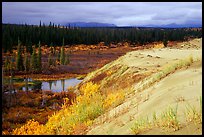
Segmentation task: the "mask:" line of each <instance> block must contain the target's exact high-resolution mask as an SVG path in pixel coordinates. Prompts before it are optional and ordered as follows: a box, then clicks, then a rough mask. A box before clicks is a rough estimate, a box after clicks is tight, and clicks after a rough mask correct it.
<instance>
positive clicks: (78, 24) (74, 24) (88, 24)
mask: <svg viewBox="0 0 204 137" xmlns="http://www.w3.org/2000/svg"><path fill="white" fill-rule="evenodd" d="M63 25H64V26H70V27H118V26H117V25H115V24H109V23H99V22H70V23H65V24H63ZM120 27H151V28H189V27H191V28H201V27H202V24H175V23H172V24H167V25H151V24H150V25H138V26H120Z"/></svg>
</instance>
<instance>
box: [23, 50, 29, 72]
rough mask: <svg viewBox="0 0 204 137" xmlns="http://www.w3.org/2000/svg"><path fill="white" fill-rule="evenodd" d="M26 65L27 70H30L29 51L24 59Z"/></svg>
mask: <svg viewBox="0 0 204 137" xmlns="http://www.w3.org/2000/svg"><path fill="white" fill-rule="evenodd" d="M24 66H25V71H26V72H28V71H29V68H30V67H29V60H28V53H27V52H26V53H25V61H24Z"/></svg>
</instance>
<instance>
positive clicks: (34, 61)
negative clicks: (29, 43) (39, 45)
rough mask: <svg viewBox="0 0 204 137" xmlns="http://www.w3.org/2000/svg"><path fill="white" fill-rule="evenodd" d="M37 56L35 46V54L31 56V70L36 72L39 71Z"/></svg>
mask: <svg viewBox="0 0 204 137" xmlns="http://www.w3.org/2000/svg"><path fill="white" fill-rule="evenodd" d="M36 57H37V55H36V52H35V46H33V53H32V56H31V69H32V70H33V71H36V70H37V58H36Z"/></svg>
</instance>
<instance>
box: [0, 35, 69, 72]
mask: <svg viewBox="0 0 204 137" xmlns="http://www.w3.org/2000/svg"><path fill="white" fill-rule="evenodd" d="M62 43H63V44H62V46H61V49H60V52H58V51H55V49H54V47H53V46H52V47H51V48H50V52H49V54H48V58H47V61H45V62H46V64H43V65H42V53H41V50H42V49H41V42H40V41H39V43H38V44H37V45H34V46H32V53H31V54H29V53H28V51H26V49H25V47H24V46H23V45H22V43H21V41H20V40H19V39H18V45H17V52H16V53H12V54H11V55H9V56H6V57H5V59H3V60H2V62H3V64H2V69H3V72H4V73H5V74H6V75H11V76H13V75H14V74H15V72H21V73H22V72H23V73H25V74H27V73H41V72H42V68H43V69H49V68H50V67H55V66H56V65H68V64H69V63H70V60H69V55H68V54H67V53H66V52H65V50H64V39H63V42H62ZM36 47H37V48H36ZM56 62H59V63H58V64H56Z"/></svg>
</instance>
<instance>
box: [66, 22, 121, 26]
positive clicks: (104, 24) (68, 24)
mask: <svg viewBox="0 0 204 137" xmlns="http://www.w3.org/2000/svg"><path fill="white" fill-rule="evenodd" d="M64 25H65V26H70V27H117V26H116V25H115V24H109V23H99V22H70V23H66V24H64Z"/></svg>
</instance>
